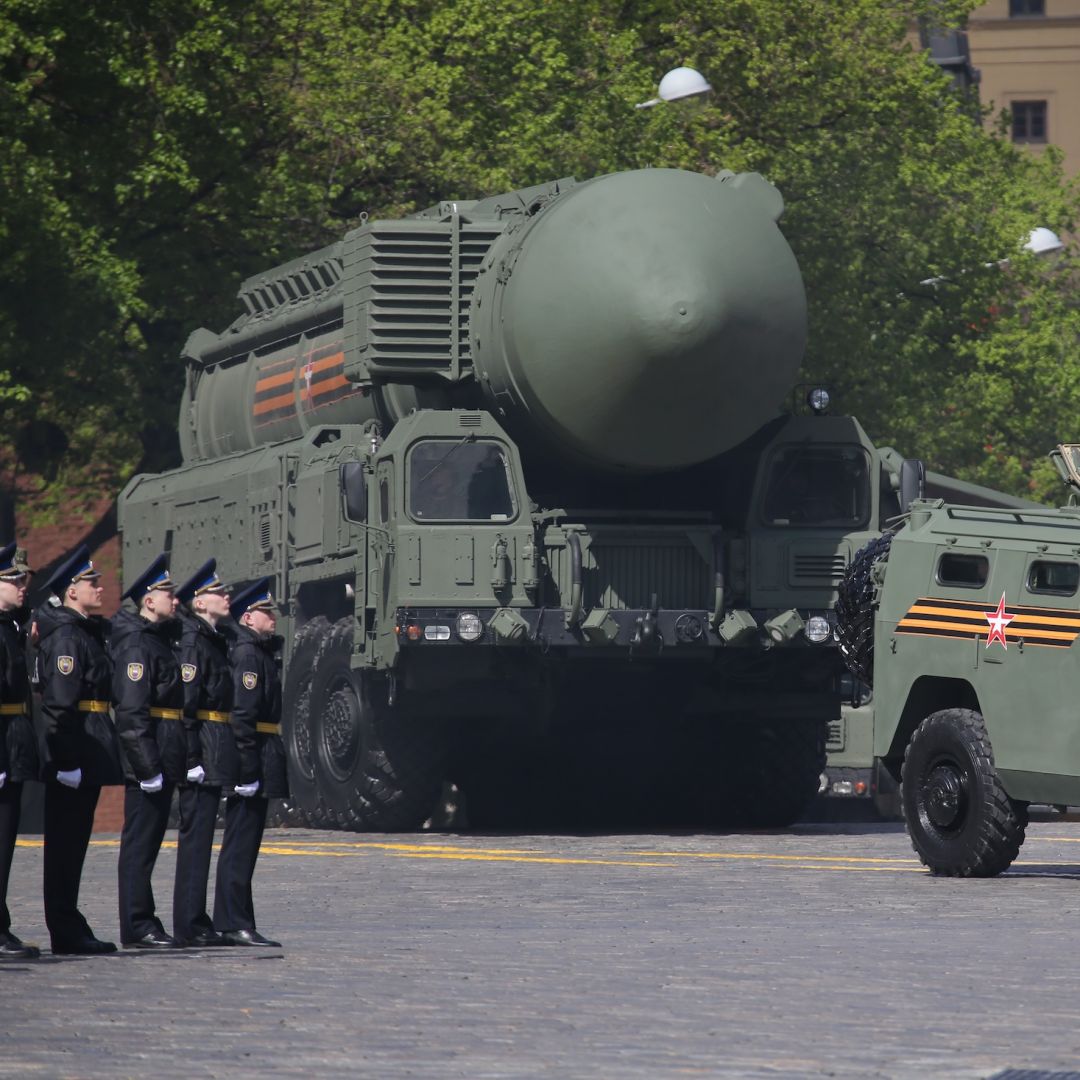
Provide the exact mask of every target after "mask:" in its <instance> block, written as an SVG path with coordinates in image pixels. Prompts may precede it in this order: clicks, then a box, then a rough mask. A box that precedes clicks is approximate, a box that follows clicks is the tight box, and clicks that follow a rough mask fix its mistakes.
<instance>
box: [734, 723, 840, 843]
mask: <svg viewBox="0 0 1080 1080" xmlns="http://www.w3.org/2000/svg"><path fill="white" fill-rule="evenodd" d="M825 736H826V725H825V722H824V721H822V722H820V723H811V722H807V721H800V722H793V721H792V722H785V721H779V720H775V721H768V720H764V721H761V722H755V723H752V724H742V725H740V729H739V731H738V734H737V735H736V737H735V738H734V740H733V744H732V747H731V751H730V755H731V756H730V760H731V761H732V762H733V763H734V774H735V775H734V778H733V783H732V784H731V788H730V792H729V796H728V799H727V804H728V805H729V806H730V808H731V809H730V812H731V814H732V817H733V824H736V825H739V826H743V827H748V828H757V829H780V828H785V827H786V826H788V825H794V824H795V822H796V821H798V820H799V818H801V817H802V815H803V814H804V813H805V812H806V809H807V807H808V806H809V805H810V803H811V802H812V801H813V799H814V797H815V796H816V795H817V792H818V784H819V782H820V778H821V770H822V769H824V768H825ZM716 824H720V823H719V822H717V823H716Z"/></svg>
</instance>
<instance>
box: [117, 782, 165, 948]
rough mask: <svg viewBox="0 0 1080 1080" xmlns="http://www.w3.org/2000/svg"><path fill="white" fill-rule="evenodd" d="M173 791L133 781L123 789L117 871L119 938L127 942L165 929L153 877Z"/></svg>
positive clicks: (127, 943) (128, 943) (126, 943)
mask: <svg viewBox="0 0 1080 1080" xmlns="http://www.w3.org/2000/svg"><path fill="white" fill-rule="evenodd" d="M172 793H173V786H172V784H166V785H165V786H164V787H163V788H162V789H161V790H160V791H155V792H153V793H151V792H147V791H143V790H142V788H140V787H139V785H138V784H137V783H134V782H132V781H130V780H129V781H128V783H127V786H126V788H125V791H124V831H123V832H122V833H121V834H120V859H119V861H118V862H117V866H116V871H117V877H118V879H119V884H120V940H121V942H123V944H125V945H130V944H131V943H132V942H133V941H138V940H139V938H141V937H143V936H144V935H146V934H149V933H152V932H156V933H163V932H164V929H165V928H164V927H163V926H162V925H161V922H160V920H159V919H158V917H157V913H156V909H155V907H154V890H153V888H152V887H151V884H150V878H151V876H152V875H153V873H154V863H156V862H157V857H158V852H159V851H160V850H161V841H162V840H163V839H164V838H165V827H166V826H167V825H168V824H169V807H170V806H171V805H172Z"/></svg>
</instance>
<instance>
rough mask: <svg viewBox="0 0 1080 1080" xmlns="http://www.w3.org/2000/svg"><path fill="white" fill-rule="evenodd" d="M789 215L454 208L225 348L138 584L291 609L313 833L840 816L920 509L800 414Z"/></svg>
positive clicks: (686, 201)
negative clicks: (443, 810)
mask: <svg viewBox="0 0 1080 1080" xmlns="http://www.w3.org/2000/svg"><path fill="white" fill-rule="evenodd" d="M782 206H783V204H782V199H781V197H780V195H779V193H778V192H777V191H776V190H775V189H774V188H773V187H772V186H771V185H770V184H768V183H767V182H766V181H765V180H764V179H762V178H761V177H760V176H758V175H756V174H742V175H734V174H731V173H723V174H721V175H720V176H718V177H706V176H701V175H697V174H692V173H687V172H682V171H678V170H665V169H657V170H643V171H636V172H627V173H618V174H613V175H610V176H603V177H599V178H597V179H593V180H590V181H586V182H582V183H577V182H575V181H574V180H571V179H564V180H559V181H556V182H553V183H549V184H545V185H541V186H537V187H533V188H529V189H525V190H520V191H515V192H510V193H508V194H504V195H499V196H495V197H491V198H486V199H482V200H479V201H470V202H466V201H452V200H448V201H445V202H442V203H440V204H439V205H437V206H434V207H432V208H430V209H428V210H425V211H423V212H421V213H418V214H416V215H414V216H412V217H409V218H405V219H401V220H392V221H373V220H372V221H365V222H363V223H362V224H361V225H360V227H359V228H357V229H355V230H354V231H352V232H350V233H348V234H347V235H346V236H345V237H344V239H343V240H342V241H340V242H338V243H335V244H333V245H331V246H329V247H327V248H324V249H322V250H320V251H318V252H315V253H313V254H311V255H309V256H307V257H306V258H302V259H297V260H295V261H293V262H290V263H287V264H285V265H283V266H279V267H277V268H275V269H273V270H270V271H268V272H267V273H266V274H263V275H259V276H257V277H254V278H252V279H250V280H248V281H246V282H244V284H243V285H242V287H241V290H240V302H241V304H242V308H243V310H242V312H241V313H240V315H239V317H238V318H237V319H236V321H235V322H233V324H232V325H231V326H229V327H228V328H227V329H226V330H225V331H224V332H222V333H213V332H211V331H209V330H205V329H202V330H196V331H195V332H194V333H193V334H192V335H191V337H190V338H189V340H188V342H187V345H186V347H185V349H184V361H185V364H186V373H187V380H186V390H185V393H184V397H183V401H182V404H181V408H180V438H181V445H182V449H183V456H184V462H183V465H182V466H181V467H180V468H178V469H176V470H174V471H172V472H169V473H164V474H160V475H155V476H147V475H143V476H137V477H135V478H134V479H133V480H132V481H131V482H130V483H129V484H128V486H127V487H126V488H125V490H124V492H123V493H122V495H121V498H120V502H119V512H120V523H121V529H122V533H123V562H124V570H125V573H131V572H132V571H134V570H135V569H136V568H137V567H139V566H142V565H144V564H145V563H146V561H147V559H148V558H149V557H150V556H151V555H152V554H154V553H156V552H157V551H159V550H163V549H164V550H168V551H169V552H171V555H172V567H173V573H174V575H177V574H178V575H180V576H183V575H184V574H186V573H188V572H189V570H191V569H192V568H193V567H195V566H196V565H198V563H199V562H200V561H201V560H203V559H204V558H205V557H207V556H208V555H210V554H214V555H215V556H216V557H217V559H218V568H219V572H220V573H221V574H222V575H223V576H224V577H225V578H227V579H230V580H231V581H233V582H236V583H242V582H244V581H247V580H251V579H254V578H256V577H258V576H262V575H265V574H269V575H271V576H272V577H273V579H274V581H275V592H276V595H277V596H278V597H279V598H280V600H281V602H282V604H283V609H284V618H283V620H282V627H283V629H284V631H285V645H284V654H283V662H284V675H285V695H286V701H285V736H286V743H287V746H288V749H289V754H290V766H291V770H292V773H291V780H292V790H293V796H294V801H295V804H296V807H297V811H298V813H299V814H300V815H301V816H302V818H303V819H304V820H305V821H307V822H308V823H310V824H313V825H326V826H337V827H343V828H351V829H411V828H416V827H418V826H420V825H421V824H422V823H423V822H424V821H425V819H427V818H428V816H429V815H430V814H431V812H432V808H433V806H434V804H435V803H436V801H437V799H438V796H439V793H440V791H441V790H442V786H443V783H444V781H446V780H447V779H450V780H452V781H455V782H456V783H457V785H458V787H459V789H460V790H462V791H463V792H464V795H465V800H466V803H467V807H468V817H469V820H470V823H471V824H474V825H476V824H481V823H483V824H509V823H519V822H520V821H522V820H524V819H527V818H528V817H529V815H530V813H531V812H533V811H535V810H536V809H537V807H539V806H544V807H546V808H547V809H548V810H551V809H552V808H558V809H560V810H561V811H562V812H563V822H564V823H565V824H583V823H586V822H588V821H591V820H595V818H596V816H597V814H599V815H600V816H601V817H603V816H610V815H618V814H619V813H620V811H626V812H627V813H631V815H632V816H633V814H635V813H636V815H637V816H638V817H639V818H641V819H643V820H648V821H650V822H651V823H654V824H656V823H661V822H663V821H665V820H670V821H672V822H674V820H675V819H677V818H679V819H683V820H689V819H694V820H696V821H698V822H720V821H730V820H741V821H745V822H747V823H753V824H781V823H786V822H790V821H792V820H794V819H795V818H796V817H797V816H798V815H799V813H800V811H801V810H802V808H803V807H804V805H805V804H806V803H807V801H808V800H809V799H811V798H812V797H813V795H814V794H815V792H816V790H817V786H818V779H819V775H820V772H821V767H822V764H823V739H824V731H825V728H826V725H827V724H828V723H830V722H835V719H836V717H837V716H838V715H839V708H840V690H839V679H840V674H841V672H842V664H841V662H840V659H839V657H838V655H837V651H836V648H835V643H834V642H833V640H832V625H831V622H830V618H831V616H830V609H831V607H832V604H833V601H834V599H835V595H836V586H837V584H838V582H839V580H840V578H841V576H842V574H843V572H844V570H845V568H846V566H847V564H848V562H849V561H850V559H851V557H852V555H853V554H854V552H855V551H857V550H858V549H859V548H860V547H861V546H862V545H863V544H864V543H865V542H866V540H867V539H869V538H870V537H872V536H875V535H877V534H878V532H879V531H880V528H881V527H882V522H883V521H884V520H885V519H886V518H888V517H889V516H890V515H892V514H895V513H897V512H898V511H899V509H900V506H901V499H900V495H901V492H900V490H899V489H900V488H901V486H902V485H901V478H900V476H899V473H898V471H897V470H896V469H892V470H891V471H890V470H889V468H888V467H887V465H886V463H885V462H884V461H883V459H882V458H881V456H880V455H879V454H878V452H877V451H876V449H875V448H874V447H873V445H872V443H871V442H870V440H869V439H868V438H867V436H866V434H865V433H864V432H863V431H862V429H861V428H860V426H859V425H858V423H857V422H856V421H854V420H853V419H851V418H848V417H840V416H829V415H813V414H811V413H807V414H805V415H793V414H792V415H783V414H782V413H781V412H780V406H781V405H782V404H783V403H784V401H785V400H786V399H787V397H788V395H789V394H793V393H795V390H794V386H793V384H794V380H795V378H796V373H797V371H798V368H799V364H800V361H801V358H802V353H803V347H804V342H805V334H806V306H805V297H804V291H803V284H802V280H801V276H800V274H799V270H798V267H797V265H796V262H795V259H794V257H793V255H792V253H791V250H790V249H789V247H788V245H787V243H786V241H785V240H784V238H783V236H782V234H781V233H780V230H779V228H778V227H777V220H778V219H779V217H780V214H781V211H782ZM812 400H813V402H814V405H815V408H816V411H817V412H818V413H823V412H824V411H825V404H826V400H827V399H826V398H825V397H824V396H823V395H821V394H820V393H818V394H814V395H812ZM793 411H797V410H793Z"/></svg>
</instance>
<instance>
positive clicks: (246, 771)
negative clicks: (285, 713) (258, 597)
mask: <svg viewBox="0 0 1080 1080" xmlns="http://www.w3.org/2000/svg"><path fill="white" fill-rule="evenodd" d="M277 644H278V639H277V638H269V639H262V638H260V637H259V636H258V635H257V634H255V633H253V632H252V631H251V630H249V629H248V628H247V627H246V626H241V627H240V628H239V630H238V631H237V637H236V642H235V643H234V645H233V647H232V653H231V655H230V657H229V660H230V663H231V664H232V673H233V708H232V729H233V737H234V738H235V739H236V753H237V759H238V766H239V774H238V778H237V783H240V784H250V783H251V782H252V781H254V780H259V781H260V782H261V786H260V788H259V792H258V793H259V794H260V795H266V796H268V797H269V798H272V799H274V798H284V797H285V796H287V795H288V794H289V781H288V778H287V776H286V773H285V744H284V743H283V742H282V741H281V734H280V732H281V680H280V678H279V677H278V670H277V662H276V661H275V659H274V650H275V647H276V646H277Z"/></svg>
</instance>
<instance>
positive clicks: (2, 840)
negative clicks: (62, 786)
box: [0, 780, 22, 935]
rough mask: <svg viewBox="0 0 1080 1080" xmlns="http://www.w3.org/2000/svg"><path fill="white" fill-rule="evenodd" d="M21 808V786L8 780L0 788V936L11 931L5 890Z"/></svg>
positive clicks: (9, 873) (9, 875) (9, 874)
mask: <svg viewBox="0 0 1080 1080" xmlns="http://www.w3.org/2000/svg"><path fill="white" fill-rule="evenodd" d="M21 808H22V784H21V783H20V782H18V781H16V782H14V783H13V782H12V781H11V780H9V781H8V782H7V783H6V784H5V785H4V786H3V787H2V788H0V935H3V934H6V933H7V932H8V931H9V930H10V929H11V913H10V912H9V911H8V906H7V890H8V879H9V878H10V877H11V859H12V856H14V854H15V837H16V836H18V834H19V811H20V810H21Z"/></svg>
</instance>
